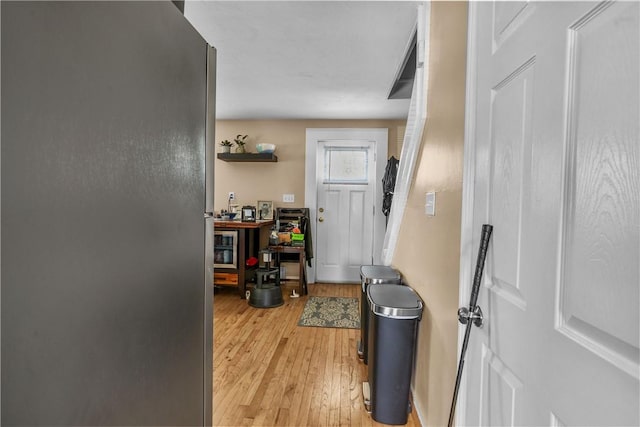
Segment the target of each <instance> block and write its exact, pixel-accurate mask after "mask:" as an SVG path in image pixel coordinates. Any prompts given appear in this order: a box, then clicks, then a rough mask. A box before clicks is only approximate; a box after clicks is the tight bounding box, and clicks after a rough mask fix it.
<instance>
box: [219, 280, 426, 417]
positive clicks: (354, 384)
mask: <svg viewBox="0 0 640 427" xmlns="http://www.w3.org/2000/svg"><path fill="white" fill-rule="evenodd" d="M284 286H285V289H284V290H283V292H285V298H284V299H285V303H284V305H282V306H280V307H277V308H270V309H258V308H253V307H251V306H249V305H248V304H247V302H246V301H245V300H242V299H240V298H239V297H238V293H237V290H235V289H222V290H220V291H217V292H216V294H215V296H214V359H213V360H214V367H213V396H214V397H213V425H214V426H383V425H384V424H380V423H377V422H375V421H373V419H372V418H371V416H370V415H369V414H367V412H366V411H365V409H364V404H363V401H362V381H363V378H365V377H366V370H365V369H366V368H365V365H364V364H363V363H362V362H360V361H359V360H358V356H357V350H356V343H357V341H358V340H359V339H360V330H359V329H335V328H310V327H300V326H297V323H298V319H299V318H300V315H301V313H302V309H303V308H304V305H305V302H306V301H307V299H308V296H304V297H300V298H289V297H288V295H289V294H290V293H291V289H293V288H294V287H295V288H297V284H293V283H288V284H285V285H284ZM309 294H310V295H312V296H342V297H358V296H359V294H360V285H353V284H351V285H344V284H338V285H336V284H310V285H309ZM419 425H420V423H419V421H418V418H417V416H416V415H415V411H414V413H412V414H411V415H410V416H409V420H408V423H407V426H411V427H413V426H419Z"/></svg>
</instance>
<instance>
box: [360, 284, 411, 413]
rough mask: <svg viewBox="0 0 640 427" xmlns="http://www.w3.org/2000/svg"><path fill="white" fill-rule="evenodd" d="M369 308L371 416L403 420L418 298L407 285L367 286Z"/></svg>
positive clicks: (406, 409) (405, 410) (408, 404)
mask: <svg viewBox="0 0 640 427" xmlns="http://www.w3.org/2000/svg"><path fill="white" fill-rule="evenodd" d="M367 296H368V299H369V305H370V307H371V310H370V312H369V322H370V324H369V361H370V363H369V390H370V401H369V405H370V408H371V417H372V418H373V419H374V420H376V421H378V422H380V423H384V424H406V423H407V418H408V414H409V412H411V406H410V403H409V393H410V392H411V376H412V374H413V359H414V354H415V348H416V338H417V332H418V322H419V321H420V319H421V317H422V300H421V299H420V297H419V296H418V294H416V293H415V291H414V290H413V289H411V288H410V287H408V286H397V285H378V286H370V287H369V288H368V289H367Z"/></svg>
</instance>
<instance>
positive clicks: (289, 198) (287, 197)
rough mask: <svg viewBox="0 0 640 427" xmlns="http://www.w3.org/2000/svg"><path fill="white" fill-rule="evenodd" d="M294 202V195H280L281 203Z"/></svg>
mask: <svg viewBox="0 0 640 427" xmlns="http://www.w3.org/2000/svg"><path fill="white" fill-rule="evenodd" d="M295 200H296V197H295V195H294V194H283V195H282V201H283V202H284V203H293V202H295Z"/></svg>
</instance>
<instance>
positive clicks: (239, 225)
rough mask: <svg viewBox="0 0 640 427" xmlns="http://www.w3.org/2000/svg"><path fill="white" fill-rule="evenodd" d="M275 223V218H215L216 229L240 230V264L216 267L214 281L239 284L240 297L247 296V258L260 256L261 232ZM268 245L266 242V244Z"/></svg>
mask: <svg viewBox="0 0 640 427" xmlns="http://www.w3.org/2000/svg"><path fill="white" fill-rule="evenodd" d="M274 224H275V221H274V220H257V221H256V222H242V221H239V220H236V221H222V220H214V223H213V227H214V230H234V231H237V232H238V248H237V251H238V252H237V253H238V266H237V268H216V269H215V270H214V273H213V283H214V284H216V285H222V286H238V293H239V294H240V298H244V297H245V291H246V274H245V267H246V262H247V258H249V257H252V256H254V257H256V258H257V257H258V251H259V250H260V248H261V247H262V246H260V234H261V233H260V232H261V231H262V230H265V229H266V230H267V239H268V227H271V226H272V225H274ZM264 246H266V242H265V245H264Z"/></svg>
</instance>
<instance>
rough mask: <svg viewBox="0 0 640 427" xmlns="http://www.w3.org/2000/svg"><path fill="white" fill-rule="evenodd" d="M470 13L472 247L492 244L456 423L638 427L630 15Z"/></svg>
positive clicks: (635, 86) (634, 52) (639, 255)
mask: <svg viewBox="0 0 640 427" xmlns="http://www.w3.org/2000/svg"><path fill="white" fill-rule="evenodd" d="M470 11H471V15H470V16H471V20H470V23H471V25H470V31H471V33H470V45H471V49H473V51H472V52H473V53H472V55H471V56H470V57H471V58H473V60H472V61H471V62H470V70H471V71H470V72H471V73H472V75H473V76H474V77H472V78H471V79H470V81H471V83H472V88H473V90H472V92H470V93H471V97H472V98H473V99H474V100H475V101H474V102H470V103H469V105H471V111H470V114H471V117H472V118H471V122H470V127H469V128H470V129H471V130H472V131H473V133H472V135H471V136H470V137H469V138H468V141H469V142H468V145H469V148H470V149H469V150H467V152H466V154H465V155H466V156H471V159H472V161H471V163H470V164H471V165H473V168H474V170H475V172H474V176H472V177H471V179H470V180H468V182H471V183H472V184H469V185H472V186H473V206H472V207H466V208H468V209H469V210H470V211H471V210H472V211H473V214H472V218H473V219H472V223H473V224H472V226H471V227H470V230H473V232H472V234H473V238H472V239H471V235H469V236H468V237H469V242H470V244H471V247H473V248H475V249H474V250H477V248H478V245H479V242H478V240H479V236H480V228H481V224H483V223H490V224H492V225H493V226H494V231H493V238H492V242H491V245H490V248H489V253H488V259H487V266H486V272H485V279H484V281H483V285H482V287H481V290H480V295H479V300H478V305H479V306H480V307H481V308H482V310H483V311H484V314H485V325H484V327H483V328H475V327H474V329H473V331H472V334H471V340H470V346H469V351H468V353H467V362H466V367H465V381H464V383H463V388H462V390H463V391H462V395H461V399H460V400H459V403H460V405H459V407H458V414H459V417H460V418H458V420H459V421H460V424H464V425H481V426H502V425H536V426H542V425H554V426H569V425H573V426H588V425H597V426H613V425H616V426H631V425H635V426H637V425H638V424H639V423H640V419H639V412H640V407H639V405H640V404H639V401H640V393H639V378H640V351H639V348H640V345H639V338H638V337H639V334H640V330H639V325H640V309H639V305H640V304H639V302H640V267H639V266H640V139H639V138H640V131H639V120H638V119H639V117H640V116H639V114H640V110H639V107H638V105H639V91H640V87H639V76H640V69H639V65H638V64H639V62H638V61H639V60H638V55H639V53H640V44H639V41H640V32H639V27H640V20H639V13H640V11H639V3H637V2H619V3H615V2H614V3H595V2H583V3H568V2H554V3H552V2H544V3H543V2H496V3H488V2H487V3H484V2H478V3H472V4H471V5H470ZM474 44H475V46H473V45H474ZM474 54H475V58H474ZM473 80H475V81H473ZM474 84H475V85H474ZM463 239H464V238H463ZM467 253H470V251H467ZM466 260H467V263H468V264H469V265H468V266H466V267H464V268H463V271H464V270H469V271H473V268H472V265H473V263H474V262H475V254H470V255H469V256H467V257H466ZM465 280H466V279H465ZM468 280H469V283H468V284H467V285H465V284H464V283H463V286H462V292H461V295H462V296H461V298H462V301H466V302H465V304H466V303H468V295H469V291H468V285H470V282H471V278H470V277H469V278H468Z"/></svg>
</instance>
